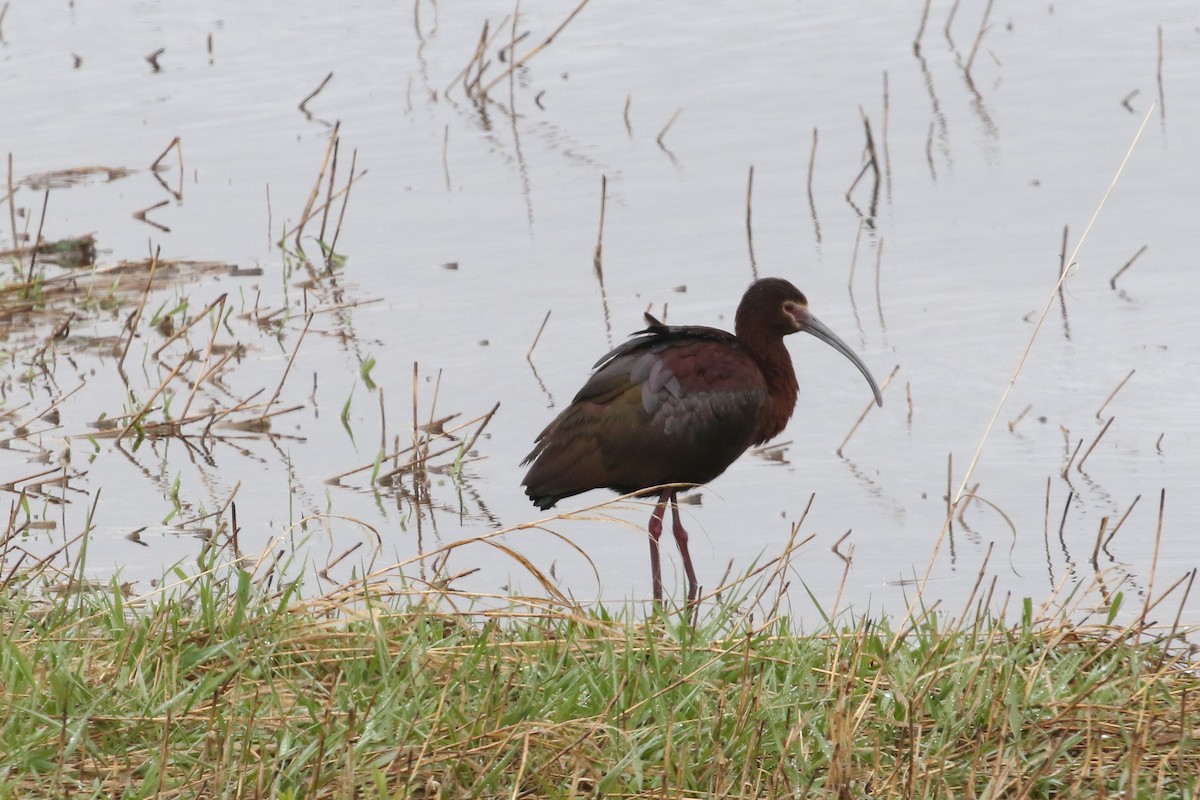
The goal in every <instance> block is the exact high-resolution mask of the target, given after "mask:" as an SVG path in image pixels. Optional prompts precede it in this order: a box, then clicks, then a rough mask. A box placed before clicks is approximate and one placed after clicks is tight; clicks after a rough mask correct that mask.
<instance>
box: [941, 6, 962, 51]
mask: <svg viewBox="0 0 1200 800" xmlns="http://www.w3.org/2000/svg"><path fill="white" fill-rule="evenodd" d="M958 4H959V0H954V4H953V5H951V6H950V13H949V14H947V15H946V24H945V26H944V27H943V28H942V32H943V33H944V34H946V41H948V42H950V45H951V47H953V46H954V39H953V38H952V37H951V36H950V26H952V25H953V24H954V15H955V14H957V13H958Z"/></svg>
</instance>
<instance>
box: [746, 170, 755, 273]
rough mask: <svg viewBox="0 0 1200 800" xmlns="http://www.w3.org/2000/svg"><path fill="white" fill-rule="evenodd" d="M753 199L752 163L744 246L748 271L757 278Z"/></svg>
mask: <svg viewBox="0 0 1200 800" xmlns="http://www.w3.org/2000/svg"><path fill="white" fill-rule="evenodd" d="M753 199H754V165H753V164H751V165H750V177H749V178H747V179H746V246H747V247H749V248H750V273H751V275H752V276H753V278H754V280H758V261H757V260H756V259H755V258H754V228H753V226H752V224H751V216H752V211H751V207H752V205H753Z"/></svg>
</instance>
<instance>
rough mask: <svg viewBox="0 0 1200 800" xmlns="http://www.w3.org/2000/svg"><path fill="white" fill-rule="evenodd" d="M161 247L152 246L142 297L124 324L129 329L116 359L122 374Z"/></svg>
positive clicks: (144, 306)
mask: <svg viewBox="0 0 1200 800" xmlns="http://www.w3.org/2000/svg"><path fill="white" fill-rule="evenodd" d="M161 249H162V248H161V247H159V246H155V248H154V255H153V256H152V257H151V258H150V277H148V278H146V287H145V289H143V291H142V297H141V299H140V300H139V301H138V305H137V308H136V309H134V312H133V316H132V317H130V318H129V322H128V323H127V326H126V327H128V329H129V338H128V339H126V340H125V346H124V347H123V348H121V357H120V358H119V359H117V371H118V372H120V373H121V374H122V375H124V374H125V369H124V367H125V356H127V355H129V347H130V345H132V344H133V339H134V337H135V336H137V326H138V323H139V322H141V320H142V311H143V310H145V308H146V299H147V298H148V297H149V296H150V288H151V287H152V286H153V285H154V273H155V272H156V271H157V270H158V256H159V253H160V252H161Z"/></svg>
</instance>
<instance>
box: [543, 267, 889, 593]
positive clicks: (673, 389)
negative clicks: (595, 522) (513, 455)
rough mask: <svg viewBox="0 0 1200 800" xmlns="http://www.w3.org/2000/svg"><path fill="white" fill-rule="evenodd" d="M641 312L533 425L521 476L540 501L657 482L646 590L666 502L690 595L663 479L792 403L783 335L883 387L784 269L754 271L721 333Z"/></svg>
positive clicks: (713, 471)
mask: <svg viewBox="0 0 1200 800" xmlns="http://www.w3.org/2000/svg"><path fill="white" fill-rule="evenodd" d="M646 321H647V322H648V323H649V327H647V328H646V329H645V330H643V331H639V332H638V333H636V334H634V336H633V337H632V338H631V339H629V341H627V342H625V343H624V344H622V345H620V346H619V347H617V348H616V349H614V350H612V351H611V352H610V353H608V354H607V355H605V356H604V357H603V358H601V359H600V360H599V361H598V362H596V365H595V367H594V368H593V369H594V371H593V373H592V376H591V378H589V379H588V381H587V383H585V384H584V386H583V388H582V389H580V390H579V393H578V394H577V395H575V399H574V400H572V401H571V405H569V406H568V407H567V408H566V409H564V410H563V412H562V413H561V414H559V415H558V416H557V417H556V418H555V419H554V421H553V422H551V423H550V424H549V425H548V426H547V427H546V429H545V430H544V431H542V432H541V434H539V435H538V437H537V440H536V444H535V445H534V448H533V451H532V452H531V453H530V454H529V456H528V457H527V458H526V459H525V461H524V463H525V464H532V465H531V466H530V468H529V472H527V473H526V474H525V479H524V480H523V481H522V485H523V486H525V493H526V494H527V495H529V498H530V499H531V500H532V501H533V502H534V505H536V506H537V507H538V508H543V509H545V508H550V507H551V506H553V505H554V504H555V503H557V502H558V501H559V500H562V499H563V498H564V497H570V496H572V495H576V494H580V493H581V492H586V491H588V490H590V489H600V488H607V489H612V490H613V491H615V492H619V493H622V494H626V493H630V492H641V491H642V490H646V493H647V494H657V495H658V503H657V505H656V506H655V508H654V514H653V515H652V516H651V517H650V525H649V528H650V570H651V577H652V579H653V584H654V599H655V601H657V602H660V603H661V601H662V572H661V567H660V563H659V551H658V540H659V537H660V536H661V535H662V521H663V516H664V514H665V512H666V505H667V502H668V501H669V502H670V504H671V515H672V522H673V533H674V535H675V541H676V543H677V544H678V546H679V552H680V555H681V556H682V558H683V567H684V570H685V572H686V573H687V581H688V601H689V602H695V600H696V598H697V597H698V596H699V592H700V589H699V586H698V585H697V583H696V573H695V570H694V569H693V568H692V559H691V556H690V555H689V554H688V549H687V531H685V530H684V528H683V525H682V524H681V523H680V520H679V504H678V498H677V495H678V493H679V492H680V491H686V489H683V488H655V487H662V486H663V485H665V484H680V483H686V484H701V483H707V482H708V481H711V480H712V479H713V478H715V477H717V476H718V475H720V474H721V473H722V472H724V471H725V469H726V468H727V467H728V466H729V465H730V464H732V463H733V462H734V461H735V460H736V459H737V457H738V456H740V455H741V454H742V453H743V452H745V451H746V449H747V448H748V447H752V446H754V445H757V444H761V443H763V442H765V441H767V440H768V439H772V438H774V437H775V436H776V435H778V434H779V432H780V431H782V430H783V428H784V426H785V425H786V424H787V421H788V419H789V418H790V417H791V416H792V409H793V408H794V407H795V405H796V393H797V390H798V388H799V387H798V384H797V383H796V373H795V370H794V369H793V367H792V360H791V357H790V356H789V355H788V352H787V349H786V348H785V347H784V345H783V337H784V336H787V335H788V334H791V333H797V332H799V331H804V332H806V333H811V334H813V335H814V336H816V337H817V338H818V339H820V340H822V341H824V342H826V343H827V344H829V345H831V346H833V347H834V348H835V349H837V350H838V351H839V352H840V353H842V354H843V355H844V356H846V357H847V358H849V359H850V360H851V361H852V362H853V363H854V365H855V366H857V367H858V369H859V370H860V371H861V372H862V374H863V375H864V376H865V377H866V379H867V381H868V383H870V385H871V389H872V391H874V393H875V401H876V402H877V403H879V404H880V405H883V398H882V397H881V395H880V394H879V388H878V386H876V384H875V379H874V378H872V377H871V373H870V372H869V371H868V370H867V368H866V366H864V365H863V363H862V361H861V360H860V359H859V358H858V356H856V355H855V354H854V352H853V351H852V350H850V348H849V347H847V346H846V344H845V343H844V342H842V340H841V339H839V338H838V337H837V336H835V335H834V334H833V332H832V331H830V330H829V329H828V328H826V327H825V326H824V325H823V324H822V323H821V322H820V321H819V320H817V318H816V317H814V316H813V315H812V314H810V313H809V311H808V301H807V299H806V298H805V297H804V295H803V294H802V293H801V292H800V290H799V289H797V288H796V287H795V286H793V285H792V284H791V283H789V282H787V281H785V280H783V279H781V278H764V279H763V280H760V281H755V282H754V283H753V284H751V285H750V288H748V289H747V290H746V293H745V294H744V295H743V296H742V300H741V303H739V304H738V309H737V318H736V321H735V326H734V330H735V331H736V333H734V334H730V333H727V332H725V331H722V330H718V329H716V328H707V327H703V326H698V325H685V326H676V325H663V324H662V323H661V322H659V321H658V320H656V319H655V318H654V317H651V316H650V315H649V314H647V315H646Z"/></svg>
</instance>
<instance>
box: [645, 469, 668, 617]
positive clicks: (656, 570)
mask: <svg viewBox="0 0 1200 800" xmlns="http://www.w3.org/2000/svg"><path fill="white" fill-rule="evenodd" d="M671 495H672V492H671V491H670V490H669V489H664V490H663V492H662V494H660V495H659V496H658V505H656V506H655V507H654V513H653V514H651V515H650V526H649V527H650V580H651V582H652V583H653V584H654V604H655V605H657V606H661V605H662V597H663V583H662V563H661V561H660V560H659V556H658V539H659V537H660V536H662V523H663V514H665V513H666V511H667V498H668V497H669V496H671Z"/></svg>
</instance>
